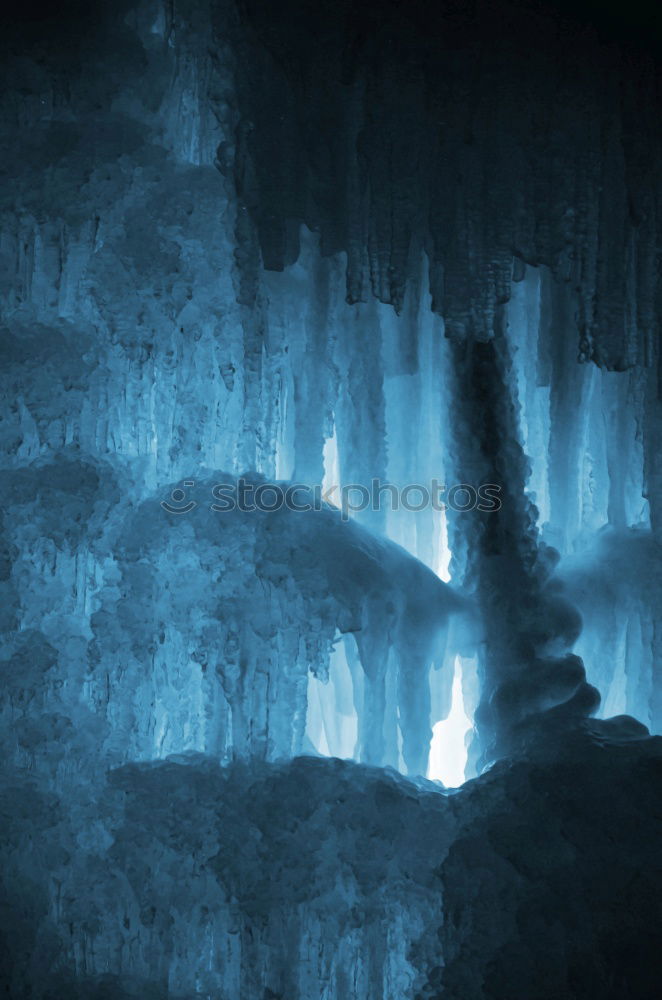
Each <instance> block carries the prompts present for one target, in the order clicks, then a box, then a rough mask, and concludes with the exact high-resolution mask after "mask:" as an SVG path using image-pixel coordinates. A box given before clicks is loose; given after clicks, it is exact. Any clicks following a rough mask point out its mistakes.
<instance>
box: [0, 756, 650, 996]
mask: <svg viewBox="0 0 662 1000" xmlns="http://www.w3.org/2000/svg"><path fill="white" fill-rule="evenodd" d="M659 744H660V741H659V739H655V740H644V741H638V742H635V743H630V744H629V745H622V746H620V747H619V746H615V745H610V746H609V745H608V746H607V747H605V746H598V745H597V744H596V743H595V742H594V741H593V740H592V739H591V738H589V737H588V736H584V737H581V738H576V739H574V740H573V741H572V742H570V743H568V742H566V744H565V745H562V749H557V750H556V751H555V752H554V753H553V754H552V755H551V756H550V755H549V754H548V755H544V756H540V757H539V758H538V759H534V760H533V761H529V762H524V761H520V762H515V763H512V764H511V765H510V766H507V765H497V766H496V767H495V768H494V769H493V770H492V771H490V772H489V773H488V774H486V775H484V776H483V777H482V778H481V779H479V780H477V781H474V782H470V783H469V784H467V785H465V786H464V788H463V789H462V790H461V791H460V792H459V793H456V794H454V795H451V796H446V795H444V794H442V793H441V792H440V791H439V790H438V789H437V788H436V787H435V786H434V785H432V784H430V783H425V782H419V783H418V784H416V785H415V784H412V783H410V782H408V781H406V780H405V779H403V778H401V777H400V776H398V775H397V774H396V773H395V772H393V771H389V770H377V769H374V768H367V767H365V766H362V765H357V764H354V763H352V762H341V761H338V760H322V759H319V758H318V759H312V758H298V759H296V760H294V761H292V762H287V763H279V764H264V763H260V762H257V761H253V762H250V763H248V762H245V763H240V764H234V765H231V766H230V767H227V768H223V767H220V766H219V764H218V762H217V761H216V760H213V759H210V758H205V757H200V756H196V755H191V756H188V757H186V756H181V755H180V756H176V757H172V758H170V759H168V760H167V761H161V762H158V763H143V764H131V765H127V766H125V767H123V768H121V769H119V770H117V771H113V772H111V773H110V774H109V776H108V779H107V783H105V784H102V785H100V786H97V787H96V788H95V789H94V791H93V792H92V791H91V789H90V787H89V786H88V785H81V784H79V783H74V784H72V786H71V788H70V789H69V790H68V791H67V793H66V794H65V795H63V796H62V797H58V795H57V794H55V793H53V792H52V791H49V790H48V788H47V787H45V786H44V785H43V784H41V785H40V784H39V782H38V781H36V780H34V781H32V782H26V781H25V779H24V778H23V777H21V776H20V774H16V773H12V772H11V771H10V772H7V769H6V768H5V769H4V774H3V786H2V804H1V809H2V816H3V826H4V837H3V839H4V843H5V850H4V870H5V880H4V886H5V888H4V904H3V909H2V911H1V914H0V919H1V921H2V931H3V938H4V944H3V947H4V952H3V961H4V963H5V966H6V968H7V974H8V976H9V979H8V982H9V984H10V986H9V989H10V995H11V996H21V997H22V996H32V997H35V998H40V1000H41V998H42V997H43V998H46V997H47V998H49V1000H55V998H56V997H57V998H60V997H63V996H66V997H68V998H69V997H71V998H81V1000H83V998H84V1000H92V998H94V1000H100V998H102V997H106V998H112V1000H120V998H125V997H154V998H165V997H175V998H182V1000H183V998H187V1000H188V998H192V997H198V996H199V997H214V998H216V1000H218V998H227V1000H235V998H238V997H247V998H251V1000H252V998H256V1000H258V998H259V1000H265V998H271V1000H273V998H274V997H280V998H283V1000H285V998H288V1000H289V998H295V997H296V998H301V1000H318V998H320V997H322V998H325V1000H345V998H347V997H348V996H351V997H356V998H357V1000H364V998H365V1000H402V998H404V997H412V998H413V997H419V998H423V997H425V998H433V997H442V996H443V997H444V998H445V997H452V998H457V1000H460V998H462V1000H483V998H485V1000H487V998H488V997H495V996H497V997H503V996H512V997H515V998H518V1000H519V998H521V1000H530V998H531V997H532V996H536V997H540V998H541V1000H558V998H559V997H566V996H567V997H576V998H582V1000H594V998H595V997H596V996H600V997H601V998H604V1000H623V998H627V1000H630V998H632V1000H642V998H650V1000H652V998H653V997H654V996H655V995H656V993H655V990H656V976H655V965H656V950H657V947H658V940H657V927H658V926H659V920H660V917H661V916H662V914H661V913H660V905H661V904H660V895H659V893H658V892H657V888H656V885H657V879H659V874H660V872H659V836H660V833H661V832H662V831H660V829H659V820H657V819H654V818H653V817H654V815H655V812H656V805H657V802H658V801H659V799H658V788H659V781H660V777H661V775H660V753H661V750H660V745H659ZM615 909H616V911H617V913H618V917H617V918H615V917H614V910H615Z"/></svg>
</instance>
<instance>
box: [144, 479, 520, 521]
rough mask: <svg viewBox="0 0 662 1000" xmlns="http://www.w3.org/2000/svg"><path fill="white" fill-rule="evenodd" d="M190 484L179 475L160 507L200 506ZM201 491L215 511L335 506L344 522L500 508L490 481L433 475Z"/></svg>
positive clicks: (175, 510) (243, 484) (248, 484)
mask: <svg viewBox="0 0 662 1000" xmlns="http://www.w3.org/2000/svg"><path fill="white" fill-rule="evenodd" d="M195 486H196V482H195V480H194V479H184V480H182V483H181V486H178V487H176V488H175V489H174V490H173V491H172V493H171V494H170V498H169V500H162V501H161V506H162V507H163V509H164V510H165V511H167V512H168V513H169V514H188V513H190V512H191V511H192V510H194V509H195V508H196V507H198V506H200V503H199V502H198V501H196V500H194V499H193V497H192V491H193V490H194V489H195ZM205 490H206V491H207V499H208V508H209V509H210V510H212V511H214V512H216V513H219V514H225V513H230V512H233V511H240V512H241V513H245V514H250V513H254V512H256V511H257V512H260V513H264V514H271V513H274V512H275V511H279V510H289V511H292V512H294V513H309V512H311V511H322V510H329V509H333V508H335V509H336V510H339V511H340V516H341V519H342V520H343V521H348V520H349V519H350V517H351V516H352V515H354V514H358V513H361V512H363V511H366V510H371V511H383V510H388V511H400V510H404V511H409V512H411V513H419V512H420V511H423V510H435V511H447V510H452V511H455V512H456V513H462V514H463V513H468V512H470V511H479V512H480V513H483V514H490V513H496V512H497V511H499V510H500V509H501V487H500V486H498V485H497V484H495V483H481V484H480V485H479V486H472V485H470V484H468V483H457V484H455V485H453V486H450V487H447V486H445V485H443V484H442V483H441V482H440V480H438V479H432V480H431V481H430V482H429V483H428V484H422V483H407V484H406V485H405V486H396V485H395V484H394V483H383V482H382V481H381V480H380V479H372V480H371V482H370V486H366V485H365V484H364V483H346V484H344V485H342V486H341V485H340V484H335V485H332V486H325V487H322V486H319V485H315V486H310V485H309V484H306V483H278V482H266V481H264V482H254V481H251V480H249V479H245V478H243V477H242V478H239V479H237V480H236V481H235V482H232V483H216V484H214V485H213V486H209V484H205Z"/></svg>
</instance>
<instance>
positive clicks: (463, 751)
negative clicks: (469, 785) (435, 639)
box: [428, 656, 472, 788]
mask: <svg viewBox="0 0 662 1000" xmlns="http://www.w3.org/2000/svg"><path fill="white" fill-rule="evenodd" d="M471 728H472V722H471V719H470V718H469V716H468V715H467V713H466V712H465V710H464V698H463V696H462V661H461V659H460V657H459V656H456V657H455V670H454V672H453V689H452V694H451V710H450V712H449V715H448V718H447V719H444V720H443V721H442V722H437V723H436V725H434V726H433V727H432V740H431V741H430V757H429V760H428V778H430V779H431V780H436V781H443V783H444V785H445V786H446V787H447V788H457V787H458V786H459V785H461V784H463V782H464V771H465V768H466V766H467V747H466V736H467V733H468V732H469V730H470V729H471Z"/></svg>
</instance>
